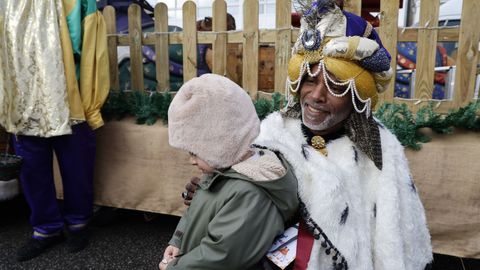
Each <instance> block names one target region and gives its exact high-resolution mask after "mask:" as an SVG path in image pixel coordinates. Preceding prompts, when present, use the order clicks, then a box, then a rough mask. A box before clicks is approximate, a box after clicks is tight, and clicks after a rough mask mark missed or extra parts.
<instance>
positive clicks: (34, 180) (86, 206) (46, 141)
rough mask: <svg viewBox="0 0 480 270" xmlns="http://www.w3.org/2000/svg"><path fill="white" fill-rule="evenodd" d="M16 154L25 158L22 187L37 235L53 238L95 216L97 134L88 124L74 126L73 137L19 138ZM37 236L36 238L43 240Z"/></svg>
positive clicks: (16, 144)
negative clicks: (58, 179)
mask: <svg viewBox="0 0 480 270" xmlns="http://www.w3.org/2000/svg"><path fill="white" fill-rule="evenodd" d="M13 140H14V147H15V152H16V154H17V155H19V156H21V157H22V158H23V164H22V170H21V173H20V183H21V186H22V189H23V193H24V195H25V198H26V200H27V202H28V205H29V206H30V209H31V215H30V223H31V225H32V226H33V229H34V231H35V232H37V234H38V235H40V234H42V235H51V234H56V233H59V232H61V231H62V230H63V227H64V224H66V225H67V226H71V227H72V228H75V227H78V226H81V225H86V224H87V222H88V220H89V219H90V218H91V216H92V214H93V168H94V163H95V147H96V143H95V134H94V132H93V131H92V130H91V128H90V127H89V126H88V124H87V123H86V122H84V123H81V124H77V125H74V126H72V135H63V136H57V137H51V138H40V137H33V136H17V137H16V138H14V139H13ZM53 151H55V155H56V157H57V160H58V165H59V167H60V173H61V176H62V184H63V193H64V207H63V213H62V212H61V210H60V208H59V206H58V204H57V199H56V192H55V185H54V180H53ZM37 234H34V237H35V238H41V236H38V235H37Z"/></svg>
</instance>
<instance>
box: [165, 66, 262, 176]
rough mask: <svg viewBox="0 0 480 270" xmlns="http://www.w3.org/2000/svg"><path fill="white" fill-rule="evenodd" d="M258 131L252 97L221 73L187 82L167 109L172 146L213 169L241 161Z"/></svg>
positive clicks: (258, 125) (258, 126) (258, 123)
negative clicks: (197, 158) (192, 155)
mask: <svg viewBox="0 0 480 270" xmlns="http://www.w3.org/2000/svg"><path fill="white" fill-rule="evenodd" d="M259 132H260V120H259V119H258V116H257V113H256V112H255V107H254V106H253V103H252V100H251V99H250V96H249V95H248V94H247V93H246V92H245V91H244V90H243V89H242V88H240V86H238V85H237V84H235V83H234V82H233V81H231V80H229V79H228V78H225V77H223V76H220V75H215V74H205V75H202V76H201V77H198V78H193V79H191V80H190V81H188V82H186V83H185V84H184V85H183V86H182V87H181V88H180V90H179V91H178V93H177V94H176V95H175V98H174V99H173V101H172V103H171V104H170V107H169V109H168V138H169V143H170V145H171V146H173V147H176V148H180V149H183V150H185V151H188V152H191V153H193V154H195V155H197V156H198V157H199V158H201V159H202V160H204V161H206V162H207V163H208V165H210V166H212V167H214V168H228V167H230V166H232V165H234V164H236V163H238V162H239V161H240V160H241V159H242V157H244V156H245V154H246V153H247V152H248V150H249V148H250V144H252V142H253V140H254V139H255V138H256V137H257V136H258V133H259Z"/></svg>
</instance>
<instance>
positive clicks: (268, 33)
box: [118, 29, 416, 46]
mask: <svg viewBox="0 0 480 270" xmlns="http://www.w3.org/2000/svg"><path fill="white" fill-rule="evenodd" d="M299 32H300V30H299V29H292V30H291V33H292V34H291V42H292V43H294V42H295V41H296V40H297V37H298V33H299ZM259 33H260V34H259V39H258V42H259V43H261V44H273V43H275V41H276V39H277V30H275V29H260V30H259ZM144 35H145V37H144V39H143V44H144V45H155V39H156V38H155V36H156V35H155V33H144ZM182 39H183V34H182V32H171V33H169V35H168V43H169V44H182V43H183V41H182ZM415 41H416V39H415ZM214 42H215V34H212V33H211V32H201V31H200V32H197V43H201V44H213V43H214ZM227 43H243V32H231V33H228V34H227ZM129 44H130V41H129V38H128V36H123V35H119V36H118V46H128V45H129Z"/></svg>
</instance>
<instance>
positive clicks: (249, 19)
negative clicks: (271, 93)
mask: <svg viewBox="0 0 480 270" xmlns="http://www.w3.org/2000/svg"><path fill="white" fill-rule="evenodd" d="M243 14H245V15H246V16H244V19H243V29H244V30H243V38H244V41H243V83H242V85H243V88H244V89H245V90H246V91H247V92H248V93H249V95H250V97H252V98H253V99H256V98H257V91H258V1H257V0H245V1H244V3H243Z"/></svg>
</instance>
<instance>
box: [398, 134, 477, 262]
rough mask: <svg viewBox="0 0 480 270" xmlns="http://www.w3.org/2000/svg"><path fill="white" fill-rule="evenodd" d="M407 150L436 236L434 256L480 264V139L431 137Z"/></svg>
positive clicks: (430, 226) (475, 136)
mask: <svg viewBox="0 0 480 270" xmlns="http://www.w3.org/2000/svg"><path fill="white" fill-rule="evenodd" d="M432 137H433V139H432V141H431V142H429V143H426V144H424V145H423V149H422V150H421V151H413V150H407V151H406V154H407V158H408V161H409V165H410V168H411V171H412V174H413V178H414V179H415V183H416V185H417V188H418V190H419V192H420V198H421V199H422V202H423V205H424V207H425V211H426V214H427V222H428V226H429V229H430V233H431V236H432V246H433V251H434V252H436V253H441V254H448V255H454V256H459V257H468V258H477V259H480V166H479V160H480V133H475V132H464V131H463V132H460V131H456V132H455V133H454V134H453V135H437V134H432Z"/></svg>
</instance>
